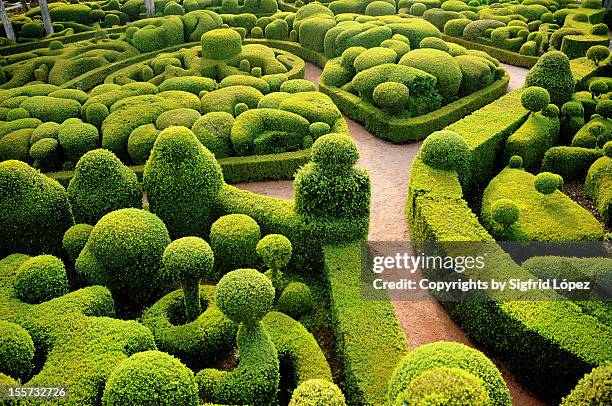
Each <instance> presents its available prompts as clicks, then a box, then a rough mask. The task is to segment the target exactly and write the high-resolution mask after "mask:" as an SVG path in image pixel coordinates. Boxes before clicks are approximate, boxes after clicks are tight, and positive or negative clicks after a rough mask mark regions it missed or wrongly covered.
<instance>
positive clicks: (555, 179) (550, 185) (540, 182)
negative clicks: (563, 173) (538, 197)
mask: <svg viewBox="0 0 612 406" xmlns="http://www.w3.org/2000/svg"><path fill="white" fill-rule="evenodd" d="M533 186H534V187H535V188H536V190H537V191H538V192H540V193H542V194H545V195H549V194H551V193H553V192H554V191H555V190H557V189H559V175H556V174H554V173H551V172H542V173H538V174H537V175H536V177H535V179H534V180H533Z"/></svg>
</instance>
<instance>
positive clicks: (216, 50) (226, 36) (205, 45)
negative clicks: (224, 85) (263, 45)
mask: <svg viewBox="0 0 612 406" xmlns="http://www.w3.org/2000/svg"><path fill="white" fill-rule="evenodd" d="M262 36H263V33H262ZM241 51H242V38H241V37H240V34H238V33H237V32H236V31H234V30H232V29H230V28H220V29H216V30H211V31H208V32H206V33H204V34H202V56H203V57H204V58H207V59H215V60H224V59H229V58H232V57H234V56H236V55H239V54H240V52H241Z"/></svg>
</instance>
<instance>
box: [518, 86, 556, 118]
mask: <svg viewBox="0 0 612 406" xmlns="http://www.w3.org/2000/svg"><path fill="white" fill-rule="evenodd" d="M549 103H550V95H549V94H548V91H547V90H546V89H544V88H542V87H539V86H531V87H528V88H526V89H525V90H523V94H522V95H521V104H522V105H523V107H525V108H526V109H527V110H529V111H531V112H532V113H536V112H538V111H541V110H542V109H544V108H545V107H546V106H548V104H549Z"/></svg>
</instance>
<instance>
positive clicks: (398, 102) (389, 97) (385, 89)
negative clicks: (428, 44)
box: [372, 38, 437, 114]
mask: <svg viewBox="0 0 612 406" xmlns="http://www.w3.org/2000/svg"><path fill="white" fill-rule="evenodd" d="M436 39H437V38H436ZM372 98H373V100H374V103H375V104H376V105H377V106H378V107H380V108H381V109H383V110H385V111H387V112H388V113H390V114H401V113H402V112H403V111H404V108H405V107H406V105H407V104H408V101H409V100H410V90H409V89H408V87H407V86H406V85H404V84H402V83H397V82H384V83H381V84H380V85H378V86H376V87H375V88H374V92H373V93H372Z"/></svg>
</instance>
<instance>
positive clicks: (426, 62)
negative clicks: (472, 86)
mask: <svg viewBox="0 0 612 406" xmlns="http://www.w3.org/2000/svg"><path fill="white" fill-rule="evenodd" d="M399 65H405V66H411V67H413V68H417V69H420V70H422V71H425V72H427V73H429V74H431V75H433V76H435V77H436V78H437V81H436V90H437V91H438V93H439V94H440V95H441V96H442V100H444V102H445V104H446V103H449V102H451V101H453V100H454V99H455V98H456V97H457V94H458V93H459V86H461V78H462V73H461V68H460V67H459V63H458V62H457V61H456V60H455V58H453V57H452V56H450V55H449V54H448V53H446V52H444V51H440V50H439V49H432V48H424V49H414V50H412V51H410V52H408V53H407V54H406V55H404V56H402V58H401V59H400V61H399Z"/></svg>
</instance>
